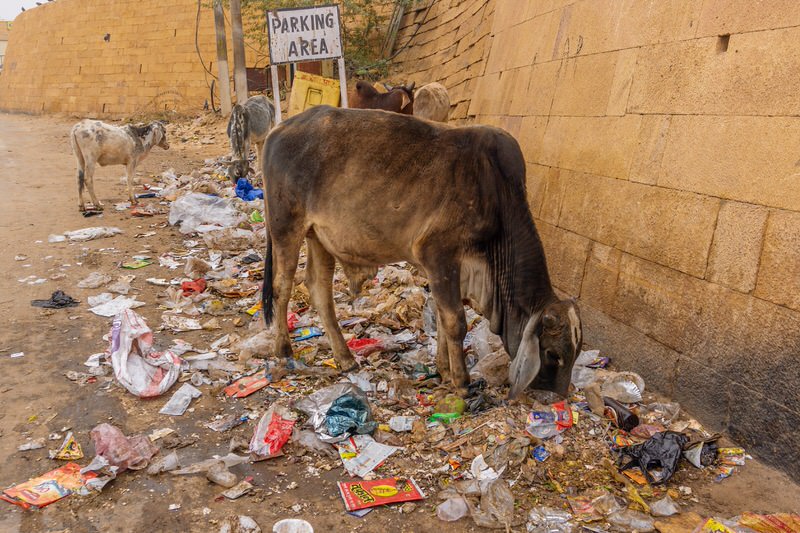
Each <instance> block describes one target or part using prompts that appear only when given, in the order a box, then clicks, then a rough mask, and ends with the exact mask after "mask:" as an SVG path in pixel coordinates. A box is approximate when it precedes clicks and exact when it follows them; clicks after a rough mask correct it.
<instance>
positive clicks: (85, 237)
mask: <svg viewBox="0 0 800 533" xmlns="http://www.w3.org/2000/svg"><path fill="white" fill-rule="evenodd" d="M120 233H122V230H121V229H119V228H114V227H110V226H98V227H92V228H83V229H76V230H75V231H65V232H64V237H66V238H67V239H69V240H71V241H73V242H85V241H92V240H94V239H101V238H103V237H113V236H114V235H118V234H120Z"/></svg>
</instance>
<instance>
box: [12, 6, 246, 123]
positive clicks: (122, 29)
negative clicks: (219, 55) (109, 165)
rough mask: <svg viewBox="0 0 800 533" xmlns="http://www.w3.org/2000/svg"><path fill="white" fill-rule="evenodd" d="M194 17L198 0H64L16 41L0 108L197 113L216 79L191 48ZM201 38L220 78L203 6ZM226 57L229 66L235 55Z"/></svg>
mask: <svg viewBox="0 0 800 533" xmlns="http://www.w3.org/2000/svg"><path fill="white" fill-rule="evenodd" d="M196 17H197V2H196V1H195V0H58V2H52V3H45V4H44V5H42V6H40V7H37V8H34V9H29V10H27V11H25V12H24V13H22V14H21V15H20V16H18V17H17V18H16V19H15V21H14V26H13V30H12V31H11V34H10V40H9V44H8V50H7V53H6V58H5V68H4V70H3V72H2V73H1V74H0V109H2V110H6V111H22V112H30V113H59V112H63V113H69V114H77V115H92V116H116V117H120V116H127V115H131V114H134V113H153V112H159V111H172V110H175V111H179V112H191V111H199V110H201V109H202V108H203V105H204V104H205V102H206V101H208V100H210V89H209V84H210V83H211V81H212V79H213V78H212V76H211V75H208V74H206V73H205V71H204V69H203V67H202V65H201V62H200V59H199V58H198V56H197V51H196V49H195V27H196V20H197V18H196ZM106 34H109V35H110V39H109V41H107V42H106V41H104V36H105V35H106ZM197 37H198V38H197V41H198V44H199V48H200V51H201V53H202V56H203V60H204V61H205V63H206V66H208V67H210V69H211V71H212V72H213V73H214V75H216V74H217V67H216V45H215V38H214V19H213V12H212V11H211V10H210V9H207V8H203V9H202V12H201V17H200V25H199V31H198V36H197ZM228 44H229V48H230V28H228ZM248 50H250V49H248ZM250 55H252V52H251V54H250ZM228 58H229V64H231V65H232V64H233V54H232V52H230V51H229V54H228Z"/></svg>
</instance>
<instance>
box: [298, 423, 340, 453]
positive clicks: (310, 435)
mask: <svg viewBox="0 0 800 533" xmlns="http://www.w3.org/2000/svg"><path fill="white" fill-rule="evenodd" d="M292 442H293V443H295V444H297V445H298V446H302V447H303V448H306V449H308V450H312V451H315V452H320V453H322V454H324V455H327V456H328V457H331V458H333V457H336V456H337V453H336V450H334V448H333V446H331V445H330V444H326V443H324V442H322V441H321V440H319V437H317V434H316V433H314V432H313V431H310V430H308V429H297V428H294V431H292Z"/></svg>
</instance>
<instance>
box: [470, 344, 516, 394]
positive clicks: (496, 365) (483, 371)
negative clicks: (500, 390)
mask: <svg viewBox="0 0 800 533" xmlns="http://www.w3.org/2000/svg"><path fill="white" fill-rule="evenodd" d="M509 364H511V358H509V357H508V353H506V351H505V350H497V351H496V352H494V353H491V354H489V355H487V356H485V357H482V358H481V359H480V360H479V361H478V362H477V363H475V366H473V367H472V368H471V369H470V371H469V376H470V377H471V378H472V379H473V380H478V379H481V378H483V379H485V380H486V383H487V385H489V386H490V387H500V386H502V385H503V384H504V383H505V382H506V381H507V380H508V365H509Z"/></svg>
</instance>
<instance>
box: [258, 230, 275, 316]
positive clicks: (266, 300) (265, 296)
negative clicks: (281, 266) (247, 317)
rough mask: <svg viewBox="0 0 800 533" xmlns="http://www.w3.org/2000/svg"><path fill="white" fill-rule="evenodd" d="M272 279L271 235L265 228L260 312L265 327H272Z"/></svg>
mask: <svg viewBox="0 0 800 533" xmlns="http://www.w3.org/2000/svg"><path fill="white" fill-rule="evenodd" d="M273 277H274V273H273V269H272V235H270V232H269V228H267V251H266V252H265V253H264V286H263V288H262V289H261V312H262V313H264V322H265V323H266V324H267V327H270V326H271V325H272V319H273V315H274V314H275V312H274V309H273V307H272V299H273V289H272V281H273Z"/></svg>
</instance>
